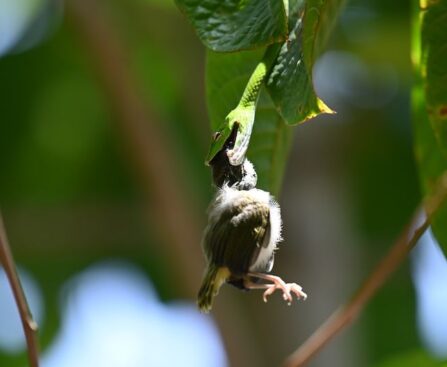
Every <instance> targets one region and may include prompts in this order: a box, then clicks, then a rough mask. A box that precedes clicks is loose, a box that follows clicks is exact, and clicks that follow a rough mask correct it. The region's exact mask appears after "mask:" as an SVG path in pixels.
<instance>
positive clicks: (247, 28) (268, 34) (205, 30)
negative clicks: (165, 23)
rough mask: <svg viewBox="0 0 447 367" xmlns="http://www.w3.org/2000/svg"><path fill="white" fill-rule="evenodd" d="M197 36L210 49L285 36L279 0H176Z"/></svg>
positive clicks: (259, 44)
mask: <svg viewBox="0 0 447 367" xmlns="http://www.w3.org/2000/svg"><path fill="white" fill-rule="evenodd" d="M176 2H177V5H178V6H179V8H180V9H181V10H182V12H184V13H185V14H186V17H187V18H188V19H189V21H190V22H191V24H192V26H193V27H194V29H195V31H196V32H197V35H198V36H199V38H200V40H201V41H202V42H203V43H204V45H205V46H206V47H208V48H209V49H211V50H213V51H220V52H229V51H237V50H245V49H253V48H257V47H262V46H266V45H269V44H271V43H275V42H280V41H283V40H285V38H286V35H287V21H286V12H285V9H284V4H283V2H282V1H281V0H208V1H203V0H176Z"/></svg>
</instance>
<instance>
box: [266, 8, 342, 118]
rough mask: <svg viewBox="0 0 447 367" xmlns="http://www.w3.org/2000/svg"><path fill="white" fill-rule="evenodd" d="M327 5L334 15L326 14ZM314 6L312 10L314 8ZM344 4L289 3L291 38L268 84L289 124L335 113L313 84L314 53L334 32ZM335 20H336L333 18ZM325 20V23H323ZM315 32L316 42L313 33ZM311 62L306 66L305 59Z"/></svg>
mask: <svg viewBox="0 0 447 367" xmlns="http://www.w3.org/2000/svg"><path fill="white" fill-rule="evenodd" d="M326 3H331V4H332V5H331V9H332V8H333V9H332V11H331V12H330V13H326V11H325V9H326ZM310 4H312V6H310ZM340 7H341V1H320V2H318V4H316V2H315V1H310V2H309V3H307V5H305V3H304V1H303V0H290V1H289V9H288V10H289V11H288V13H289V30H290V33H289V38H288V41H287V42H285V43H284V44H283V46H282V47H281V50H280V52H279V55H278V59H277V60H276V64H275V65H274V66H273V68H272V71H271V74H270V77H269V79H268V81H267V87H268V91H269V93H270V95H271V97H272V99H273V101H274V102H275V105H276V107H277V109H278V111H279V113H280V114H281V116H282V117H283V118H284V120H285V121H286V122H287V123H288V124H296V123H302V122H304V121H306V120H308V119H310V118H312V117H315V116H316V115H318V114H320V113H332V110H331V109H330V108H329V107H327V106H326V105H325V104H324V102H323V101H322V100H321V99H320V98H318V96H317V95H316V93H315V90H314V87H313V82H312V68H313V65H314V56H313V55H314V50H315V49H316V46H317V43H316V42H317V40H318V46H319V47H321V45H322V44H323V41H325V40H326V38H327V37H326V34H327V33H328V31H329V29H331V28H332V25H333V23H334V20H333V18H335V16H336V13H337V12H336V11H335V10H338V9H340ZM323 15H324V17H323ZM331 17H333V18H331ZM323 18H324V19H323ZM326 18H327V19H326ZM311 31H313V32H314V33H312V39H311V38H310V35H309V32H311ZM306 57H307V59H309V62H307V63H306V62H305V58H306Z"/></svg>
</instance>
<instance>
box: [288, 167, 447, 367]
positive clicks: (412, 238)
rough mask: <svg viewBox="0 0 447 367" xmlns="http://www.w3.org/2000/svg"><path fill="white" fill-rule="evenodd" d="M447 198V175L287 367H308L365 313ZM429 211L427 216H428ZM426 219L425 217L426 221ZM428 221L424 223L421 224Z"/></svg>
mask: <svg viewBox="0 0 447 367" xmlns="http://www.w3.org/2000/svg"><path fill="white" fill-rule="evenodd" d="M446 196H447V173H445V174H444V175H443V176H442V177H441V179H440V181H439V183H438V184H437V186H436V190H435V192H434V194H433V195H432V196H431V197H429V198H428V199H427V200H426V201H425V205H422V206H421V207H420V208H419V209H418V210H417V211H416V213H415V214H414V216H413V217H412V219H411V221H410V223H409V224H408V225H407V226H406V228H405V229H404V231H403V232H402V233H401V235H400V236H399V238H398V239H397V241H396V242H395V243H394V245H393V246H392V247H391V249H390V250H389V252H388V253H387V254H386V255H385V257H384V258H383V259H382V260H381V261H380V262H379V264H377V266H376V267H375V269H373V271H372V272H371V273H370V275H369V276H368V277H367V278H366V280H365V281H364V282H363V284H362V285H361V286H360V287H359V289H358V290H357V291H356V292H355V293H354V295H353V297H352V298H351V300H350V301H349V302H348V303H347V304H345V305H344V306H342V307H340V308H339V309H337V310H336V311H335V312H334V313H333V314H332V315H331V316H330V317H329V318H328V319H327V320H326V321H325V322H324V323H323V324H322V325H321V326H320V327H319V328H318V329H317V330H316V331H315V332H314V333H313V334H312V335H311V336H310V337H309V338H308V339H307V340H306V341H305V342H304V343H303V344H302V345H301V346H300V347H299V348H298V349H297V350H295V352H293V353H292V354H291V355H290V356H289V357H288V358H287V359H286V361H285V363H284V367H299V366H304V365H305V364H306V363H307V362H309V360H310V359H311V358H312V357H313V356H314V355H315V354H317V353H318V352H319V351H320V350H321V349H322V348H323V347H324V346H325V345H326V344H327V343H328V342H329V341H330V340H331V339H332V338H334V337H335V336H336V335H337V334H338V333H339V332H340V331H341V330H342V329H343V328H345V327H346V326H349V325H350V324H351V323H352V322H353V321H354V320H355V319H356V318H357V317H358V316H359V314H360V313H361V311H362V310H363V308H364V307H365V305H366V304H367V303H368V301H369V300H370V299H371V298H372V297H373V296H374V295H375V294H376V292H377V291H378V290H379V289H380V288H381V287H382V286H383V285H384V284H385V282H386V281H387V280H388V278H389V276H390V275H391V274H392V273H393V272H394V271H395V270H396V269H397V268H398V266H399V265H400V264H401V263H402V261H403V260H404V259H405V258H406V257H407V255H408V253H409V252H410V251H411V250H412V249H413V247H414V246H415V245H416V244H417V242H418V240H419V239H420V238H421V236H422V235H423V234H424V232H425V231H426V230H427V228H428V227H429V226H430V222H431V219H432V217H433V214H434V213H435V212H436V211H437V210H438V208H439V207H440V206H441V204H442V203H443V202H444V200H445V199H446ZM424 211H425V213H424ZM424 217H425V218H424ZM421 218H424V220H423V222H422V224H419V225H418V223H420V221H421Z"/></svg>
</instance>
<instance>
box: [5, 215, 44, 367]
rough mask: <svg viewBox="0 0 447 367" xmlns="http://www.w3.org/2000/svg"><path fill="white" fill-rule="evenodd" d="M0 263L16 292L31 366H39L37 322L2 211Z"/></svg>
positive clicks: (13, 291)
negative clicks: (16, 264)
mask: <svg viewBox="0 0 447 367" xmlns="http://www.w3.org/2000/svg"><path fill="white" fill-rule="evenodd" d="M0 264H1V265H2V266H3V267H4V269H5V273H6V276H7V277H8V281H9V284H10V286H11V289H12V293H13V294H14V299H15V301H16V304H17V308H18V310H19V314H20V319H21V320H22V325H23V331H24V332H25V338H26V344H27V346H28V360H29V364H30V366H31V367H38V366H39V353H38V349H39V348H38V342H37V324H36V322H35V321H34V320H33V317H32V315H31V311H30V309H29V307H28V303H27V301H26V297H25V294H24V292H23V289H22V285H21V284H20V279H19V277H18V274H17V270H16V267H15V264H14V259H13V257H12V253H11V249H10V247H9V244H8V238H7V236H6V230H5V226H4V224H3V219H2V215H1V213H0Z"/></svg>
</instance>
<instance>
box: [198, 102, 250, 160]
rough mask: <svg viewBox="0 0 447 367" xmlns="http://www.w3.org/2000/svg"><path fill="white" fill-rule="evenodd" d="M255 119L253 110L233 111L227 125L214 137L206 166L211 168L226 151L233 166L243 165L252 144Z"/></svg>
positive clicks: (226, 120)
mask: <svg viewBox="0 0 447 367" xmlns="http://www.w3.org/2000/svg"><path fill="white" fill-rule="evenodd" d="M254 117H255V116H254V110H252V109H247V108H243V109H242V108H236V109H234V110H233V111H231V112H230V113H229V114H228V116H227V117H226V118H225V123H224V124H223V125H222V126H221V127H220V128H219V129H218V130H217V131H216V132H215V133H214V134H213V136H212V140H211V146H210V149H209V152H208V155H207V157H206V160H205V164H206V165H208V166H209V165H210V162H211V161H212V160H213V159H214V158H215V157H216V155H217V154H218V153H219V152H220V151H222V150H225V151H226V154H227V156H228V160H229V162H230V164H231V165H233V166H239V165H241V164H242V163H243V162H244V159H245V155H246V153H247V149H248V144H249V143H250V136H251V131H252V128H253V122H254Z"/></svg>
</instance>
